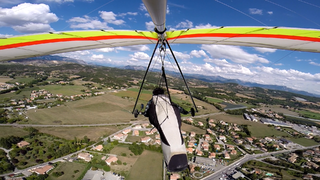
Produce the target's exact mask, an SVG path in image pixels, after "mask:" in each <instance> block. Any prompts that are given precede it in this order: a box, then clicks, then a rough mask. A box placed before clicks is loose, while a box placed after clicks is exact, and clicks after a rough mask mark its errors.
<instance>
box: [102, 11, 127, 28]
mask: <svg viewBox="0 0 320 180" xmlns="http://www.w3.org/2000/svg"><path fill="white" fill-rule="evenodd" d="M99 14H100V17H101V18H102V19H103V20H104V21H105V22H107V23H110V24H115V25H121V24H124V20H121V19H120V20H119V19H117V18H116V17H117V15H116V14H114V13H113V12H111V11H109V12H107V11H99Z"/></svg>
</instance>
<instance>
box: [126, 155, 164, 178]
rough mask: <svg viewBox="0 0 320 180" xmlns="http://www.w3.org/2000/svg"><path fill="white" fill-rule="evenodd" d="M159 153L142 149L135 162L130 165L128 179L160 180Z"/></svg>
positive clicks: (160, 156) (160, 163)
mask: <svg viewBox="0 0 320 180" xmlns="http://www.w3.org/2000/svg"><path fill="white" fill-rule="evenodd" d="M162 159H163V156H162V154H161V153H157V152H152V151H147V150H144V151H143V153H142V154H141V155H140V157H139V159H138V160H137V162H136V163H135V164H134V165H133V166H132V168H131V170H130V173H129V177H128V179H129V180H136V179H139V180H161V179H162Z"/></svg>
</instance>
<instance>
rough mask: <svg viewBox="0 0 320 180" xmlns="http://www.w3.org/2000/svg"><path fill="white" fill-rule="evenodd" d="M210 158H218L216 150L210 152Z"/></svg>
mask: <svg viewBox="0 0 320 180" xmlns="http://www.w3.org/2000/svg"><path fill="white" fill-rule="evenodd" d="M208 158H216V153H214V152H212V153H210V154H209V157H208Z"/></svg>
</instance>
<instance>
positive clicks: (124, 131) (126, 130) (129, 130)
mask: <svg viewBox="0 0 320 180" xmlns="http://www.w3.org/2000/svg"><path fill="white" fill-rule="evenodd" d="M129 132H131V129H125V130H123V131H122V133H123V134H128V133H129Z"/></svg>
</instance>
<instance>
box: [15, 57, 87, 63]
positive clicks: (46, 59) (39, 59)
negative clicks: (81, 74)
mask: <svg viewBox="0 0 320 180" xmlns="http://www.w3.org/2000/svg"><path fill="white" fill-rule="evenodd" d="M52 61H59V62H69V63H77V64H82V65H87V63H86V62H85V61H83V60H78V59H73V58H68V57H62V56H56V55H46V56H38V57H31V58H25V59H16V60H12V61H9V62H16V63H22V64H27V63H28V64H30V63H31V64H33V63H32V62H36V63H39V64H52V63H57V62H52Z"/></svg>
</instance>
